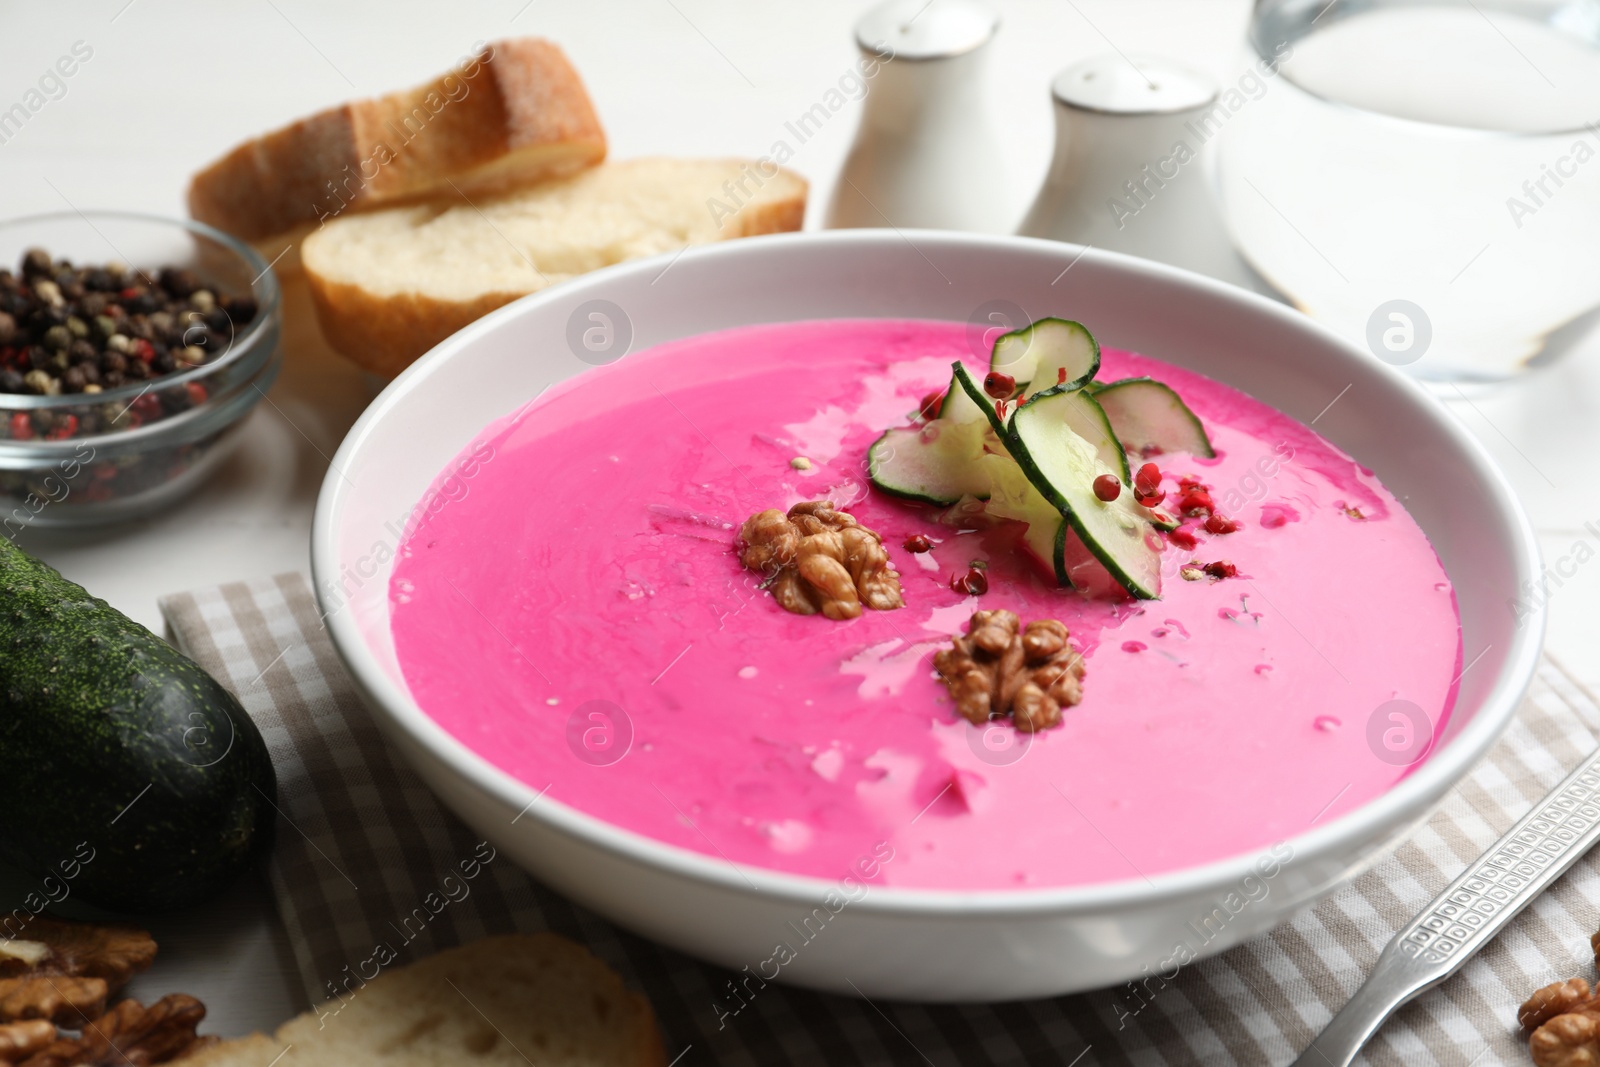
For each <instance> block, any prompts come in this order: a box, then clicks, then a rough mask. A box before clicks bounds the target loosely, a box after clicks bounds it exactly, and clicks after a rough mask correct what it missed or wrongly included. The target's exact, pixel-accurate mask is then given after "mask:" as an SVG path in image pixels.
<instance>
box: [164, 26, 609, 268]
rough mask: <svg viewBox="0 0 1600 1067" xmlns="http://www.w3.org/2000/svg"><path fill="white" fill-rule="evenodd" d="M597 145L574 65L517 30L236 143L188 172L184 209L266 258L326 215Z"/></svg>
mask: <svg viewBox="0 0 1600 1067" xmlns="http://www.w3.org/2000/svg"><path fill="white" fill-rule="evenodd" d="M605 154H606V139H605V133H604V131H602V130H601V128H600V120H599V119H598V118H597V117H596V116H595V111H594V106H593V104H591V103H590V100H589V94H588V93H587V92H586V91H585V90H584V87H583V82H582V80H580V79H579V77H578V72H577V71H576V70H574V69H573V67H572V64H571V63H570V62H568V61H567V57H566V55H565V54H564V53H563V52H562V51H561V49H560V48H558V47H557V46H556V45H554V44H552V43H551V42H549V41H545V40H541V39H540V38H537V37H524V38H518V39H515V40H509V41H497V42H495V43H493V44H490V45H485V46H484V47H483V49H482V50H481V51H479V52H477V53H475V54H473V55H470V56H468V57H466V58H465V59H464V60H463V61H462V62H461V63H460V64H459V65H458V66H457V67H456V68H454V69H452V70H451V71H449V72H448V73H446V74H444V75H442V76H440V77H438V78H435V79H434V80H433V81H431V82H429V83H428V84H426V85H420V86H418V87H416V88H415V89H411V90H407V91H404V92H398V93H392V94H390V95H388V96H384V97H379V98H377V99H374V100H357V101H353V102H351V103H347V104H342V105H340V106H339V107H335V108H330V109H328V110H327V111H322V112H319V113H318V114H315V115H312V116H311V117H309V118H305V119H302V120H300V121H299V122H296V123H293V124H291V125H289V126H285V127H283V128H282V129H280V130H275V131H273V132H272V133H269V134H266V135H265V136H262V137H258V138H256V139H255V140H252V141H246V142H245V143H244V144H241V145H239V146H238V147H237V148H235V149H234V150H233V151H231V152H229V153H228V154H227V155H225V156H223V157H222V158H221V159H219V160H217V161H216V162H215V163H212V164H211V165H210V166H209V167H207V168H206V169H205V170H202V171H201V172H200V173H199V174H197V175H195V177H194V179H193V181H192V182H191V183H190V185H189V213H190V214H191V215H193V216H194V217H195V218H196V219H199V220H200V221H201V222H205V223H209V224H210V225H212V226H215V227H217V228H218V229H220V230H224V231H226V232H228V233H231V234H234V235H235V236H238V237H242V238H244V239H245V240H247V241H252V242H255V243H257V245H258V246H259V247H260V248H261V249H262V251H263V252H264V253H267V254H268V255H269V258H270V257H271V255H275V254H276V253H277V251H278V250H279V249H281V248H282V247H284V246H285V245H286V244H288V243H291V242H292V241H293V240H295V239H296V238H298V237H299V236H300V235H302V234H303V233H304V232H305V231H306V230H308V229H309V228H310V227H311V226H313V225H315V224H316V223H317V222H318V221H319V220H322V219H325V218H329V217H334V216H338V215H342V214H345V213H347V212H354V211H364V210H369V209H372V208H376V207H386V206H390V205H393V204H396V203H404V202H408V201H414V200H417V199H421V198H425V197H428V196H430V195H433V194H436V193H441V192H442V193H444V194H448V195H452V196H453V195H455V191H456V189H459V190H460V191H461V192H463V193H465V194H466V195H467V196H472V197H476V196H481V195H488V194H490V193H493V192H496V191H499V190H503V189H507V188H512V187H515V186H517V185H521V184H525V183H528V182H532V181H540V180H543V179H546V178H551V177H556V176H559V175H565V174H571V173H574V172H576V171H579V170H582V169H583V168H585V167H589V166H592V165H594V164H596V163H598V162H600V160H602V159H604V158H605ZM452 185H453V186H454V187H455V188H452ZM273 245H277V246H278V247H277V248H273V247H272V246H273Z"/></svg>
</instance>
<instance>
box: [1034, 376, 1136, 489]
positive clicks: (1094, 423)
mask: <svg viewBox="0 0 1600 1067" xmlns="http://www.w3.org/2000/svg"><path fill="white" fill-rule="evenodd" d="M1053 393H1073V394H1074V395H1075V397H1076V399H1075V400H1074V401H1073V402H1071V403H1063V404H1058V405H1057V408H1058V410H1060V412H1061V417H1062V418H1064V419H1066V420H1067V425H1068V426H1069V427H1071V428H1072V432H1073V433H1075V434H1077V435H1078V436H1079V437H1081V438H1083V439H1084V440H1085V441H1088V442H1089V443H1090V444H1091V445H1093V446H1094V450H1095V454H1096V455H1098V456H1099V457H1100V462H1102V463H1104V464H1105V465H1106V466H1107V467H1110V468H1111V473H1113V474H1115V475H1116V476H1117V477H1118V478H1120V479H1121V480H1122V484H1123V486H1125V487H1126V486H1130V485H1132V484H1133V470H1132V468H1130V467H1129V466H1128V452H1127V450H1126V449H1124V448H1123V447H1122V442H1121V441H1119V440H1117V435H1116V433H1115V432H1113V430H1112V426H1111V419H1110V418H1109V417H1108V416H1107V414H1106V412H1105V410H1104V409H1103V408H1101V406H1100V404H1099V403H1098V402H1097V401H1096V399H1095V397H1094V396H1093V395H1091V394H1090V392H1089V391H1088V390H1087V389H1085V390H1082V391H1077V390H1073V389H1067V388H1065V387H1064V386H1056V387H1055V388H1054V389H1046V390H1045V391H1044V392H1042V393H1035V394H1033V396H1031V397H1029V398H1028V399H1027V400H1025V401H1023V403H1022V406H1023V407H1026V406H1028V405H1029V404H1034V403H1037V402H1038V401H1040V400H1042V399H1044V398H1045V397H1047V396H1050V395H1051V394H1053Z"/></svg>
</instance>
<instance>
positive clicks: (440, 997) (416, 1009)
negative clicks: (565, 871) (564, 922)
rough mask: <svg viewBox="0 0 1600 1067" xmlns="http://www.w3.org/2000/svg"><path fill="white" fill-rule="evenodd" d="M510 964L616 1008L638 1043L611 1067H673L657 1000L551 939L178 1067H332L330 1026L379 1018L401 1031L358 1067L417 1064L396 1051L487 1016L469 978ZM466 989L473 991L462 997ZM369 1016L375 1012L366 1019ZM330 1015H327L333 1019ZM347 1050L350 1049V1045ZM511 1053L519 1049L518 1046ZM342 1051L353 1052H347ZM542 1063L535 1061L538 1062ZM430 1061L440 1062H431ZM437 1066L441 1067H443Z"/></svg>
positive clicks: (387, 985) (516, 941)
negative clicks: (430, 1020)
mask: <svg viewBox="0 0 1600 1067" xmlns="http://www.w3.org/2000/svg"><path fill="white" fill-rule="evenodd" d="M508 959H517V960H522V961H526V962H527V964H528V965H531V966H536V967H541V968H544V969H546V970H548V971H553V972H557V973H562V974H566V975H569V976H571V977H573V978H574V980H576V981H578V982H580V983H581V985H580V988H582V989H583V990H585V991H586V992H587V994H588V995H590V996H592V997H594V998H595V999H596V1000H600V999H603V1000H604V1001H605V1002H606V1003H607V1004H608V1005H611V1004H614V1005H615V1006H616V1007H617V1008H619V1009H620V1012H621V1013H620V1015H616V1014H611V1015H609V1017H608V1025H609V1028H610V1029H611V1030H612V1032H613V1033H614V1032H616V1031H617V1030H618V1029H619V1028H622V1029H625V1031H626V1033H627V1036H628V1037H629V1038H631V1041H629V1042H628V1043H627V1044H626V1046H625V1047H623V1048H619V1049H617V1050H616V1051H617V1055H618V1059H617V1060H616V1061H615V1063H614V1064H608V1065H607V1067H666V1063H667V1059H666V1049H665V1046H664V1044H663V1043H662V1038H661V1030H660V1026H659V1024H658V1023H657V1021H656V1016H655V1012H654V1011H653V1010H652V1008H651V1006H650V1001H649V1000H648V999H646V998H645V997H644V996H643V995H641V994H639V993H636V992H634V991H633V990H630V989H628V988H626V987H625V986H624V985H623V984H622V979H621V978H620V977H619V976H618V975H617V974H616V973H615V972H614V971H612V970H611V969H610V968H608V967H607V966H606V965H605V964H604V963H603V962H602V961H600V960H599V959H597V958H595V956H594V955H593V954H592V953H590V952H589V950H588V949H586V948H584V947H583V946H582V945H579V944H576V943H575V942H572V941H569V940H567V939H566V938H563V937H559V936H557V935H555V934H551V933H536V934H506V935H501V936H498V937H486V938H483V939H481V940H479V941H474V942H472V943H471V944H468V945H463V946H461V947H459V948H453V949H447V950H445V951H444V952H440V953H438V954H436V955H433V956H430V957H428V958H427V959H424V960H420V961H418V962H416V963H413V964H410V965H408V966H405V967H400V968H397V969H395V970H392V971H388V972H385V973H383V974H381V975H380V976H379V977H377V978H375V979H373V980H372V981H370V982H368V983H365V984H364V986H363V988H362V989H361V990H360V991H359V993H358V994H357V995H355V996H352V997H351V998H350V999H349V1001H348V1003H349V1004H351V1005H359V1010H358V1011H357V1012H356V1013H354V1015H353V1017H349V1018H343V1019H341V1018H339V1015H340V1014H341V1013H342V1012H343V1010H344V1007H343V1005H341V1006H340V1007H339V1008H337V1009H333V1008H332V1007H331V1005H332V1004H333V1002H332V1001H330V1002H328V1004H325V1005H324V1006H323V1009H322V1011H321V1012H319V1010H318V1009H316V1008H313V1009H312V1010H311V1011H308V1012H303V1013H302V1014H300V1015H297V1016H295V1017H294V1018H293V1019H290V1020H289V1021H288V1022H285V1023H284V1024H283V1025H282V1026H280V1027H279V1028H278V1030H277V1033H276V1034H274V1035H272V1036H270V1037H269V1036H267V1035H265V1034H250V1035H248V1036H246V1037H241V1038H237V1039H235V1040H232V1041H224V1042H222V1043H221V1044H218V1045H212V1046H210V1047H208V1048H205V1049H202V1050H200V1051H198V1052H196V1053H195V1054H194V1055H192V1056H189V1057H186V1058H184V1059H181V1060H176V1061H173V1062H174V1063H175V1064H182V1065H183V1067H271V1065H273V1064H279V1067H293V1064H294V1063H296V1062H305V1063H311V1064H317V1065H325V1064H328V1063H329V1062H330V1059H329V1057H330V1053H331V1050H330V1048H329V1046H328V1045H327V1044H325V1043H324V1042H323V1041H322V1040H321V1038H320V1034H321V1033H322V1032H323V1031H324V1028H325V1027H326V1028H329V1029H333V1028H341V1037H342V1038H348V1036H349V1034H351V1033H352V1032H361V1031H360V1030H355V1029H354V1028H364V1027H373V1024H374V1021H375V1018H376V1017H377V1016H382V1017H383V1020H384V1022H385V1023H386V1024H388V1023H394V1024H396V1025H385V1026H384V1030H383V1031H379V1030H378V1029H376V1028H375V1027H374V1028H373V1029H371V1030H367V1031H366V1034H365V1036H364V1038H363V1043H370V1045H371V1047H370V1049H368V1050H367V1051H368V1052H369V1055H367V1056H361V1057H359V1058H358V1059H357V1060H355V1061H354V1062H355V1063H365V1062H370V1063H379V1062H384V1063H388V1062H399V1063H409V1064H416V1063H419V1062H421V1060H422V1059H425V1058H426V1057H422V1058H419V1057H417V1056H410V1055H408V1054H407V1053H408V1051H409V1050H407V1049H406V1048H404V1047H395V1046H396V1045H397V1044H400V1045H403V1044H404V1043H405V1036H406V1033H407V1031H408V1030H409V1029H413V1028H415V1029H421V1028H422V1027H417V1026H414V1024H416V1023H417V1022H419V1021H423V1020H425V1019H426V1017H428V1016H430V1015H432V1016H435V1017H437V1016H438V1015H439V1014H440V1013H441V1012H454V1013H458V1014H460V1015H461V1016H462V1017H463V1018H466V1019H469V1020H476V1019H477V1018H478V1017H480V1016H482V1012H481V1010H480V1009H479V1008H478V1007H476V1006H475V1002H476V1003H479V1004H481V1003H482V995H481V990H479V989H473V988H472V983H471V982H470V981H469V980H468V979H467V978H464V977H462V975H463V974H466V975H472V974H479V975H496V974H500V973H503V972H504V970H505V967H504V965H505V962H506V961H507V960H508ZM452 973H455V974H456V975H457V979H456V980H452V979H451V978H450V975H451V974H452ZM462 986H466V987H467V989H466V990H463V989H462ZM369 1010H370V1013H369V1014H366V1013H368V1012H369ZM491 1010H492V1007H491ZM323 1012H327V1013H328V1015H327V1017H326V1018H324V1017H323V1014H322V1013H323ZM474 1013H477V1014H474ZM485 1017H486V1016H485ZM502 1022H503V1023H505V1022H507V1020H502ZM558 1025H559V1023H558ZM512 1029H513V1030H514V1027H513V1028H512ZM344 1044H345V1045H348V1042H347V1041H346V1042H344ZM512 1047H513V1048H515V1047H516V1046H515V1043H514V1042H513V1043H512ZM341 1051H344V1052H348V1049H347V1048H345V1049H343V1050H341ZM518 1053H519V1055H521V1054H522V1050H520V1049H518ZM507 1058H508V1059H509V1058H510V1057H507ZM524 1058H525V1057H524ZM462 1059H463V1060H464V1059H465V1057H462ZM538 1059H539V1057H538V1056H537V1055H535V1056H534V1060H535V1061H537V1060H538ZM339 1062H340V1064H341V1067H346V1065H348V1064H350V1063H352V1061H351V1060H349V1059H341V1060H340V1061H339ZM427 1062H430V1063H431V1062H434V1061H433V1060H431V1059H427ZM438 1062H440V1063H441V1064H442V1063H443V1062H444V1061H438Z"/></svg>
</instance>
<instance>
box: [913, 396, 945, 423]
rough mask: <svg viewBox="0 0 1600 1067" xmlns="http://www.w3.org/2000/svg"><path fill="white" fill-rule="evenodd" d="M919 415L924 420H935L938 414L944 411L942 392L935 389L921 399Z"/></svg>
mask: <svg viewBox="0 0 1600 1067" xmlns="http://www.w3.org/2000/svg"><path fill="white" fill-rule="evenodd" d="M919 409H920V413H921V415H922V417H923V418H925V419H937V418H938V417H939V412H940V411H941V410H943V409H944V390H943V389H935V390H934V391H933V392H931V393H929V394H928V395H927V396H925V397H923V398H922V403H921V405H919Z"/></svg>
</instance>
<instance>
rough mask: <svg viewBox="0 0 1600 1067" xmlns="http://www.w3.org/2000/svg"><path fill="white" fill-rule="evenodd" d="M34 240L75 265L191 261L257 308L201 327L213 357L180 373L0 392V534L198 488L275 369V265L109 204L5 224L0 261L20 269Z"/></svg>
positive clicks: (133, 511)
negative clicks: (74, 389)
mask: <svg viewBox="0 0 1600 1067" xmlns="http://www.w3.org/2000/svg"><path fill="white" fill-rule="evenodd" d="M30 248H41V249H43V250H44V251H46V252H48V253H49V255H50V257H51V259H53V260H57V261H59V260H69V261H71V262H72V263H73V265H74V266H78V267H98V266H104V265H106V264H108V263H122V264H125V265H126V266H128V267H130V268H132V269H133V270H134V271H135V272H138V273H141V274H145V275H148V276H149V277H150V278H152V279H153V278H154V277H155V276H156V273H157V272H158V271H159V270H160V269H161V268H163V267H176V268H181V269H184V270H188V271H189V272H191V273H192V274H193V275H195V277H196V278H197V279H198V280H199V281H200V283H201V284H202V285H203V286H204V287H205V288H207V289H210V290H212V291H213V292H214V293H215V294H218V295H221V294H227V295H229V296H233V297H240V296H244V295H246V294H248V295H249V296H251V297H252V298H253V299H254V300H255V302H256V314H255V317H254V318H253V319H251V320H250V321H249V322H248V323H246V324H244V325H241V326H235V325H233V324H232V322H231V320H230V321H229V323H228V329H227V330H226V331H221V330H206V331H205V333H206V335H207V336H205V337H197V338H196V340H198V341H199V342H200V343H201V344H202V345H204V344H207V343H209V348H210V349H211V350H214V351H216V353H217V354H215V355H208V356H207V357H206V358H205V361H204V362H202V363H199V364H197V365H194V366H189V367H188V368H187V369H181V370H178V371H177V372H175V373H170V374H164V375H160V376H159V377H152V378H149V379H146V380H142V381H128V382H126V383H124V384H122V385H118V386H115V387H108V388H105V389H103V390H102V391H101V392H98V393H95V394H89V393H69V392H62V393H60V394H58V395H53V396H47V395H42V394H36V393H8V392H0V535H3V536H6V537H12V538H14V537H15V536H16V535H17V533H18V532H20V530H21V529H22V528H24V527H26V526H30V525H31V526H41V527H45V526H58V527H59V526H87V525H95V524H99V523H107V522H117V521H121V520H124V519H130V518H135V517H138V516H141V515H145V514H148V513H150V512H152V511H155V510H157V509H159V508H161V507H163V506H165V505H168V504H171V503H173V502H174V501H176V500H178V499H179V498H180V497H182V496H184V495H185V494H187V493H189V492H191V491H193V490H194V489H195V488H196V487H198V486H199V485H200V483H201V482H202V481H203V480H204V479H205V476H206V475H207V474H208V473H209V472H210V471H211V470H212V469H214V468H215V467H216V466H217V464H219V463H220V462H221V461H222V460H223V459H224V458H225V457H226V456H227V454H228V451H229V450H230V449H231V447H232V446H233V445H234V443H235V442H236V439H237V434H236V432H235V431H236V430H237V429H238V428H239V425H240V424H241V423H242V422H243V420H244V417H245V416H246V415H247V414H249V412H250V410H251V409H252V408H253V407H255V405H256V404H257V403H259V402H260V401H261V400H262V399H263V398H265V396H266V393H267V389H268V388H270V387H271V385H272V382H273V379H274V378H276V377H277V373H278V367H279V364H280V363H281V361H282V360H281V355H280V353H279V351H278V337H279V334H280V332H281V325H282V308H281V301H280V299H279V289H278V280H277V278H276V276H274V274H273V273H272V268H271V265H270V264H268V263H267V261H266V260H264V259H263V258H262V257H261V256H260V255H259V254H258V253H257V252H256V251H255V250H254V249H253V248H251V247H250V246H249V245H247V244H245V243H243V242H241V241H238V240H236V239H234V238H232V237H230V236H228V235H227V234H225V233H222V232H221V231H219V230H215V229H212V228H211V227H210V226H206V225H204V224H202V223H198V222H191V221H188V220H185V219H167V218H161V217H158V216H154V215H140V214H131V213H125V212H117V211H87V212H80V211H69V212H61V213H59V214H51V215H35V216H31V217H28V218H22V219H15V220H12V221H10V222H4V223H0V268H3V269H9V270H12V271H16V270H17V269H18V265H19V263H20V262H21V259H22V255H23V253H24V252H25V251H27V250H28V249H30ZM0 310H4V309H3V308H0ZM194 329H200V327H199V326H195V327H194ZM184 337H185V339H187V338H188V337H189V334H188V332H187V331H186V332H185V334H184ZM4 352H5V347H4V346H0V354H4Z"/></svg>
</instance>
